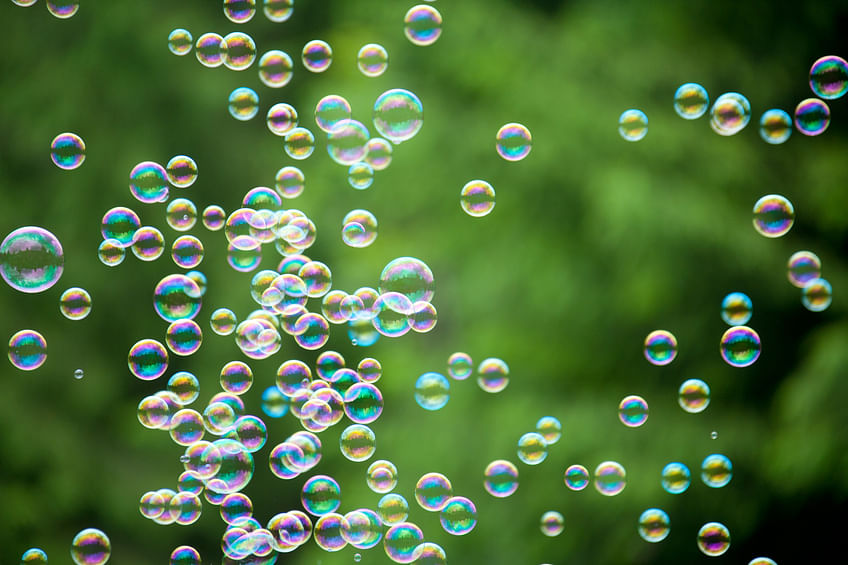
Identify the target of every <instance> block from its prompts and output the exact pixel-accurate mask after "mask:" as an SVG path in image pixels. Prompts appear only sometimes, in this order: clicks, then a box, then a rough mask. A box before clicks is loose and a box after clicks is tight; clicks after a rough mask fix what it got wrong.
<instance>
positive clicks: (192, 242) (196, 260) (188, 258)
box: [171, 235, 203, 269]
mask: <svg viewBox="0 0 848 565" xmlns="http://www.w3.org/2000/svg"><path fill="white" fill-rule="evenodd" d="M171 259H173V260H174V263H176V264H177V266H178V267H182V268H183V269H193V268H194V267H196V266H198V265H199V264H200V262H201V261H203V243H201V242H200V240H199V239H197V238H196V237H194V236H193V235H183V236H180V237H178V238H177V239H175V240H174V243H173V244H171Z"/></svg>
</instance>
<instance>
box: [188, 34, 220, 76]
mask: <svg viewBox="0 0 848 565" xmlns="http://www.w3.org/2000/svg"><path fill="white" fill-rule="evenodd" d="M194 54H195V56H197V60H198V61H200V64H201V65H203V66H204V67H210V68H213V67H219V66H221V64H222V63H223V62H224V56H225V55H226V54H227V43H226V42H225V41H224V38H223V37H221V36H220V35H218V34H217V33H204V34H203V35H201V36H200V37H198V38H197V42H195V44H194Z"/></svg>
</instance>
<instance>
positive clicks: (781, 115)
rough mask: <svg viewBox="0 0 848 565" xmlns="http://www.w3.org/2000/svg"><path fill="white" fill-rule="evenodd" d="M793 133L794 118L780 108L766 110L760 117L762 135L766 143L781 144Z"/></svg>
mask: <svg viewBox="0 0 848 565" xmlns="http://www.w3.org/2000/svg"><path fill="white" fill-rule="evenodd" d="M790 135H792V118H791V117H790V116H789V114H787V113H786V112H784V111H783V110H779V109H776V108H775V109H772V110H766V111H765V112H763V115H762V117H761V118H760V137H762V138H763V141H765V142H766V143H771V144H772V145H779V144H781V143H784V142H786V140H787V139H789V136H790Z"/></svg>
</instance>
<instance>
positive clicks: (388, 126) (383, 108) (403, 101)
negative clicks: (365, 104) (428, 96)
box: [374, 88, 424, 144]
mask: <svg viewBox="0 0 848 565" xmlns="http://www.w3.org/2000/svg"><path fill="white" fill-rule="evenodd" d="M423 116H424V106H422V104H421V100H419V99H418V97H417V96H416V95H415V94H413V93H412V92H410V91H408V90H404V89H402V88H394V89H392V90H387V91H386V92H384V93H383V94H381V95H380V96H379V97H378V98H377V100H376V101H375V102H374V127H375V128H376V129H377V131H378V132H379V133H380V135H381V136H383V137H384V138H386V139H388V140H389V141H391V142H392V143H396V144H397V143H401V142H403V141H407V140H408V139H411V138H412V137H414V136H415V134H417V133H418V132H419V130H421V126H422V125H423V124H424V118H423Z"/></svg>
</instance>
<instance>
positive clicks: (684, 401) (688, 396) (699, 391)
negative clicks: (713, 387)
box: [677, 379, 710, 414]
mask: <svg viewBox="0 0 848 565" xmlns="http://www.w3.org/2000/svg"><path fill="white" fill-rule="evenodd" d="M677 402H678V403H679V404H680V407H681V408H683V409H684V410H685V411H686V412H689V413H690V414H697V413H698V412H703V411H704V410H705V409H706V408H707V406H708V405H709V404H710V387H709V385H707V383H705V382H704V381H702V380H700V379H688V380H686V381H684V382H683V384H682V385H680V389H679V390H678V393H677Z"/></svg>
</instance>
